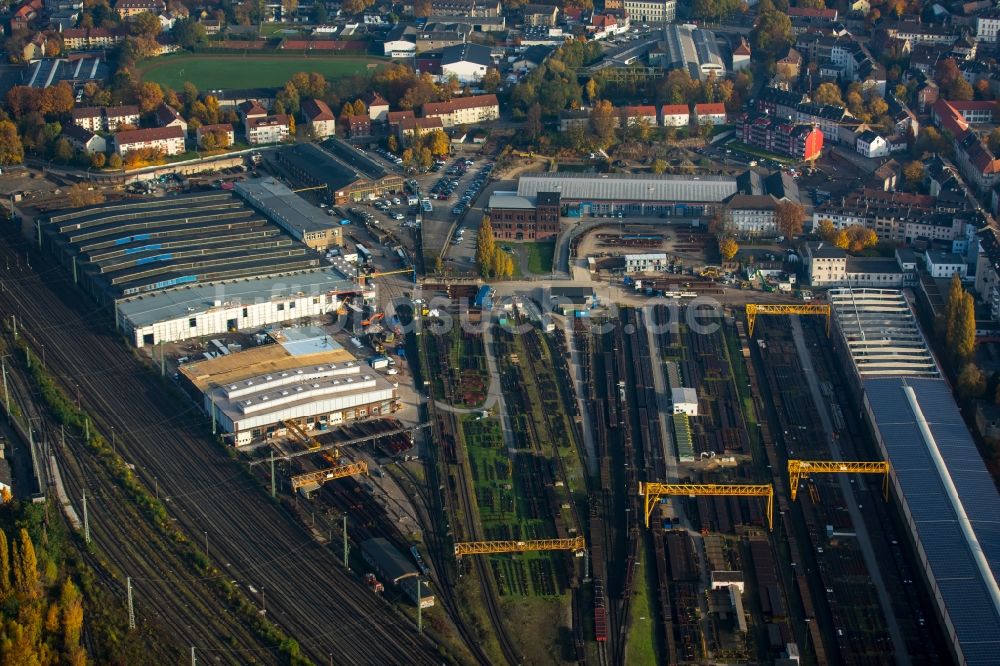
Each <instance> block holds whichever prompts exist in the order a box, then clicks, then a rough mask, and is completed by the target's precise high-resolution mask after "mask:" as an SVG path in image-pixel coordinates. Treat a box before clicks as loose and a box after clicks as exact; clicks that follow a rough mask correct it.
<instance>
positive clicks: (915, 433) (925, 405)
mask: <svg viewBox="0 0 1000 666" xmlns="http://www.w3.org/2000/svg"><path fill="white" fill-rule="evenodd" d="M905 386H909V387H911V388H912V389H913V391H914V394H915V396H916V400H917V403H918V406H919V410H920V412H921V413H922V414H923V417H924V419H925V420H926V421H927V425H928V428H929V429H930V433H931V437H932V439H933V443H932V444H930V445H929V444H928V443H927V442H925V440H924V436H923V434H922V432H921V431H920V428H919V427H918V425H917V422H916V421H917V417H916V415H915V413H914V411H913V409H912V408H911V407H910V404H909V401H908V400H907V398H906V394H905V393H904V391H903V388H904V387H905ZM864 389H865V394H866V401H867V404H868V407H869V409H870V410H871V413H872V414H873V416H874V420H875V423H876V428H877V430H878V439H879V443H880V446H881V447H882V450H883V453H884V454H885V455H886V457H887V458H888V460H889V462H890V464H891V465H892V474H893V476H894V478H895V479H896V481H897V482H898V484H899V486H900V488H901V489H902V493H903V499H904V500H905V502H906V505H907V508H908V510H909V513H910V515H911V517H912V519H913V521H914V522H915V523H916V527H917V534H916V535H915V536H916V538H917V539H919V541H920V544H921V547H922V548H923V551H924V553H925V555H926V557H927V563H928V566H929V567H930V575H931V577H932V578H933V584H934V585H936V586H937V588H938V590H939V591H940V596H941V599H943V602H944V606H945V612H946V613H947V615H948V618H949V621H950V622H951V624H952V625H953V626H954V628H955V633H956V635H957V640H958V642H959V644H960V647H961V649H962V652H963V655H964V657H965V659H966V660H967V662H968V663H970V664H986V663H993V664H995V663H996V660H997V654H1000V612H998V610H997V607H996V605H995V604H994V602H993V596H992V595H991V588H992V587H994V586H995V585H996V579H997V578H998V573H1000V494H998V493H997V489H996V486H995V484H994V483H993V479H992V477H991V476H990V474H989V472H988V471H987V469H986V466H985V464H984V463H983V460H982V457H981V456H980V455H979V451H978V450H977V449H976V445H975V442H974V441H973V439H972V436H971V434H970V433H969V430H968V428H967V427H966V425H965V422H964V421H963V419H962V415H961V413H960V412H959V410H958V406H957V405H956V404H955V400H954V398H953V397H952V395H951V390H950V389H949V387H948V385H947V384H946V383H945V382H944V381H943V380H941V379H929V378H909V379H905V378H899V377H895V378H888V377H887V378H877V379H869V380H866V381H865V382H864ZM930 446H936V448H937V451H938V453H939V454H940V456H941V458H942V459H943V460H944V465H945V468H946V474H945V476H944V477H943V476H942V474H941V472H939V470H938V468H937V466H936V465H935V464H934V458H933V456H932V455H931V452H930ZM945 478H948V479H950V480H951V483H952V484H953V485H954V487H955V489H956V492H957V494H958V499H959V502H960V503H961V508H962V509H963V510H964V512H965V515H966V516H967V517H968V519H969V523H970V524H971V525H972V529H973V532H974V533H975V536H976V541H978V543H979V546H980V548H982V550H983V552H984V554H985V555H986V560H987V562H988V564H989V568H990V571H991V572H992V577H991V578H992V579H991V580H984V578H983V574H982V572H981V571H980V569H979V566H978V565H977V563H976V558H975V556H974V555H973V550H972V547H971V545H970V544H969V542H968V541H967V540H966V538H965V534H964V533H963V531H962V526H961V523H960V522H959V513H958V507H956V506H954V505H953V504H952V502H951V497H950V496H949V494H948V492H947V485H946V482H945ZM988 578H989V576H988Z"/></svg>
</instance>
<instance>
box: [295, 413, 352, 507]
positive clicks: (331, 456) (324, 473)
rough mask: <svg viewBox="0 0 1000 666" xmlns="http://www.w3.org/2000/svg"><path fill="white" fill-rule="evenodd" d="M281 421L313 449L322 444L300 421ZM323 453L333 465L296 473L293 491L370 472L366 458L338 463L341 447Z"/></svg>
mask: <svg viewBox="0 0 1000 666" xmlns="http://www.w3.org/2000/svg"><path fill="white" fill-rule="evenodd" d="M281 423H282V425H284V426H285V428H287V429H288V431H289V432H291V433H292V434H293V435H295V437H297V438H298V439H299V441H300V442H302V443H303V444H305V445H306V446H308V447H309V449H310V450H311V451H314V450H317V449H319V448H320V447H321V446H322V444H320V443H319V441H317V439H316V438H315V437H313V436H312V435H310V434H309V433H307V432H306V431H305V430H303V429H302V428H301V426H299V424H298V423H296V422H294V421H282V422H281ZM321 455H322V456H323V457H324V458H326V459H327V461H329V462H330V463H333V467H328V468H326V469H320V470H316V471H315V472H305V473H303V474H296V475H295V476H293V477H292V478H291V482H292V492H295V491H297V490H298V489H299V488H304V487H306V486H308V485H310V484H313V483H316V484H319V485H323V484H324V483H326V482H327V481H334V480H336V479H343V478H344V477H348V476H356V475H358V474H367V473H368V463H366V462H365V461H364V460H358V461H356V462H352V463H348V464H346V465H339V464H337V460H338V459H339V458H340V449H339V448H336V447H335V448H333V449H331V450H330V451H322V452H321Z"/></svg>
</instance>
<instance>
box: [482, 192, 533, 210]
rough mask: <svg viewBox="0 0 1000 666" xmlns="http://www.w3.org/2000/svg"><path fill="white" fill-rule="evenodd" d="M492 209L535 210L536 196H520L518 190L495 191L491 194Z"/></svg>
mask: <svg viewBox="0 0 1000 666" xmlns="http://www.w3.org/2000/svg"><path fill="white" fill-rule="evenodd" d="M489 205H490V209H491V210H492V209H493V208H508V209H509V208H523V209H525V210H533V209H534V208H535V198H534V197H519V196H517V192H494V193H493V194H491V195H490V204H489Z"/></svg>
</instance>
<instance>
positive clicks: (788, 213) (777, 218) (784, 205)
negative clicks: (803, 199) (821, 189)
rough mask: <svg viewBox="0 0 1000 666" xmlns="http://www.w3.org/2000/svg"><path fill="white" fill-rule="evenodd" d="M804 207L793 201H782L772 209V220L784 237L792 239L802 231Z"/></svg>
mask: <svg viewBox="0 0 1000 666" xmlns="http://www.w3.org/2000/svg"><path fill="white" fill-rule="evenodd" d="M805 214H806V213H805V209H804V208H803V207H802V206H800V205H799V204H797V203H795V202H794V201H782V202H780V203H779V204H778V205H777V207H776V208H775V210H774V222H775V224H777V225H778V230H779V231H780V232H781V235H782V236H784V237H785V238H788V239H792V238H794V237H796V236H798V235H799V234H801V233H802V222H803V220H804V219H805Z"/></svg>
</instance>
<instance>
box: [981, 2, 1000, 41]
mask: <svg viewBox="0 0 1000 666" xmlns="http://www.w3.org/2000/svg"><path fill="white" fill-rule="evenodd" d="M998 33H1000V10H997V9H991V10H989V11H986V12H983V13H982V14H980V15H979V16H977V17H976V40H977V41H980V42H989V43H991V44H995V43H996V42H997V41H1000V40H998V39H997V34H998Z"/></svg>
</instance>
